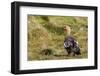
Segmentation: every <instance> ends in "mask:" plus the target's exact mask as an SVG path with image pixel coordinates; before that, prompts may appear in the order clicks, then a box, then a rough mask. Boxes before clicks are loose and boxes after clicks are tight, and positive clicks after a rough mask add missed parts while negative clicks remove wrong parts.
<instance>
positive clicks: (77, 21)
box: [28, 16, 88, 60]
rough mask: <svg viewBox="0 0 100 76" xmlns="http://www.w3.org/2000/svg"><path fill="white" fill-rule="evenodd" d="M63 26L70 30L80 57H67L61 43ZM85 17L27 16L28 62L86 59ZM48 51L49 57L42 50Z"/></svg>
mask: <svg viewBox="0 0 100 76" xmlns="http://www.w3.org/2000/svg"><path fill="white" fill-rule="evenodd" d="M64 25H69V26H70V27H71V29H72V32H71V34H72V36H73V37H75V38H76V40H77V41H78V42H79V46H80V48H81V53H82V55H81V56H75V57H72V56H67V52H66V51H65V49H64V46H63V42H64V38H65V36H66V33H65V32H64V30H63V27H64ZM87 28H88V27H87V17H69V16H67V17H63V16H59V17H57V16H28V60H49V59H74V58H87ZM45 49H49V50H50V51H51V54H50V55H44V53H43V50H45Z"/></svg>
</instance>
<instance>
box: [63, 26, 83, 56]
mask: <svg viewBox="0 0 100 76" xmlns="http://www.w3.org/2000/svg"><path fill="white" fill-rule="evenodd" d="M64 30H65V32H66V33H67V34H66V37H65V40H64V48H65V49H66V51H67V53H68V55H70V54H72V56H75V55H81V52H80V47H79V44H78V41H77V40H76V39H75V38H74V37H73V36H72V35H71V28H70V26H66V25H65V26H64Z"/></svg>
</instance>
